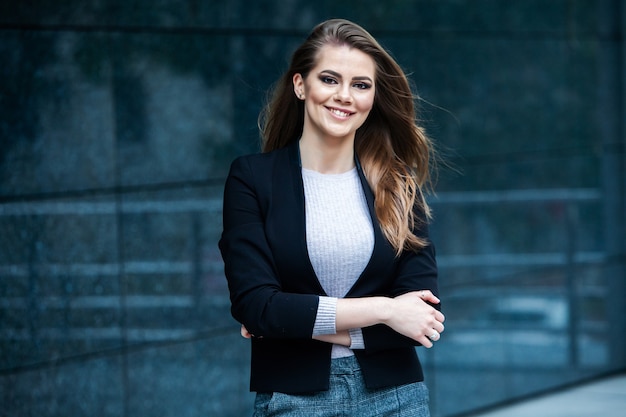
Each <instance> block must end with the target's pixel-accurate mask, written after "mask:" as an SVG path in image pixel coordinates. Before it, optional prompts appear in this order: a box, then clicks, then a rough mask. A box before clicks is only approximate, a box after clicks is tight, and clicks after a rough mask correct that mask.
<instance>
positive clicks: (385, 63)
mask: <svg viewBox="0 0 626 417" xmlns="http://www.w3.org/2000/svg"><path fill="white" fill-rule="evenodd" d="M325 45H336V46H343V45H347V46H349V47H351V48H355V49H358V50H360V51H362V52H364V53H366V54H367V55H369V56H370V57H371V58H372V59H373V60H374V63H375V66H376V74H375V83H376V88H375V97H374V104H373V107H372V109H371V111H370V114H369V115H368V117H367V119H366V120H365V122H364V123H363V125H362V126H361V127H359V128H358V129H357V131H356V135H355V142H354V146H355V152H356V154H357V156H358V158H359V160H360V162H361V166H362V167H363V171H364V174H365V177H366V178H367V181H368V183H369V185H370V187H371V188H372V190H373V192H374V196H375V204H374V206H375V211H376V216H377V218H378V222H379V223H380V225H381V229H382V231H383V234H384V235H385V237H386V238H387V240H388V241H389V242H390V243H391V245H392V246H393V247H394V249H395V250H396V254H397V255H398V256H399V255H400V254H401V253H402V251H403V250H419V249H421V248H423V247H425V246H426V245H427V244H428V242H427V241H426V239H424V238H422V237H419V236H416V234H415V233H414V230H415V229H416V228H417V227H419V226H420V223H421V222H425V221H427V220H428V219H429V218H430V209H429V207H428V204H427V203H426V200H425V199H424V193H423V189H424V187H426V186H428V185H429V183H430V172H431V161H432V156H433V147H432V143H431V141H430V139H429V138H428V136H427V135H426V133H425V131H424V129H423V128H422V127H420V126H419V125H418V124H417V119H416V110H415V100H416V98H417V97H416V96H414V95H413V93H412V91H411V87H410V85H409V81H408V79H407V77H406V75H405V74H404V71H402V68H400V66H399V65H398V64H397V63H396V61H395V60H394V59H393V58H392V57H391V55H390V54H389V53H388V52H387V51H386V50H385V49H384V48H383V47H382V46H381V45H380V44H379V43H378V42H377V41H376V39H374V37H373V36H372V35H370V34H369V33H368V32H367V31H366V30H365V29H363V28H362V27H361V26H359V25H357V24H355V23H353V22H350V21H347V20H343V19H332V20H328V21H325V22H322V23H320V24H319V25H317V26H316V27H315V28H314V29H313V31H312V32H311V33H310V34H309V36H308V37H307V39H306V40H305V41H304V43H303V44H302V45H301V46H300V47H299V48H298V49H297V50H296V51H295V52H294V54H293V56H292V59H291V63H290V66H289V69H288V70H287V71H286V72H285V74H283V76H282V77H281V78H280V79H279V80H278V82H277V83H276V84H275V85H274V88H273V90H272V91H271V95H270V97H269V100H268V103H267V105H266V106H265V108H264V109H263V111H262V112H261V114H260V115H259V127H260V129H261V137H262V145H263V146H262V148H263V152H269V151H272V150H275V149H279V148H282V147H284V146H287V145H288V144H289V143H291V142H293V141H295V140H298V138H299V137H300V136H301V135H302V129H303V125H304V103H303V102H302V101H301V100H299V99H298V98H297V97H296V95H295V93H294V91H293V81H292V80H293V76H294V75H295V74H297V73H300V74H301V75H302V77H303V78H306V77H307V76H308V74H309V72H310V71H311V69H312V68H313V67H314V66H315V64H316V60H317V56H318V52H319V50H320V49H321V48H322V47H323V46H325Z"/></svg>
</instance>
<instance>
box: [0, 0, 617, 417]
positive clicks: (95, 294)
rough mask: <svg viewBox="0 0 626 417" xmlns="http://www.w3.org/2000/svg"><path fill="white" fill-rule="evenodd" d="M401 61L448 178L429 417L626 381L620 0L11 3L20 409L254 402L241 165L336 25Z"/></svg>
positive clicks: (8, 154) (3, 110)
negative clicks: (230, 210) (234, 222)
mask: <svg viewBox="0 0 626 417" xmlns="http://www.w3.org/2000/svg"><path fill="white" fill-rule="evenodd" d="M330 17H344V18H348V19H351V20H354V21H356V22H357V23H360V24H362V25H363V26H364V27H365V28H367V29H368V30H369V31H370V32H372V34H373V35H374V36H375V37H377V39H378V40H379V41H380V42H381V43H382V44H383V45H384V46H385V47H386V48H388V49H389V50H391V52H392V54H393V55H394V56H395V58H396V59H397V60H398V62H399V63H400V64H401V66H402V67H403V68H404V69H405V70H406V72H407V73H408V74H410V77H411V79H412V81H413V83H414V86H415V91H416V92H417V93H419V95H420V96H421V98H422V100H421V103H420V106H421V111H422V112H421V121H422V123H423V124H424V125H425V126H426V128H427V130H428V132H429V133H430V135H431V136H432V137H433V138H434V139H435V141H436V142H437V144H438V147H439V149H440V153H441V156H442V157H443V159H444V160H445V161H446V162H447V166H446V165H442V166H441V167H440V168H441V170H440V173H439V179H438V183H437V186H436V190H437V193H436V195H432V196H430V202H431V204H432V206H433V208H434V213H435V219H434V223H433V225H432V234H433V239H434V241H435V243H436V245H437V250H438V260H439V264H440V270H441V274H440V286H441V293H442V299H443V308H444V312H445V313H446V316H447V321H446V332H445V333H444V335H443V338H442V339H441V341H440V342H438V343H437V346H436V348H434V349H431V350H428V351H426V350H425V349H420V348H418V349H419V350H420V351H419V354H420V356H421V358H422V360H423V362H424V363H425V367H426V373H427V383H428V385H429V387H430V390H431V396H432V399H431V401H432V412H433V416H439V417H444V416H445V417H448V416H461V415H466V414H468V413H471V412H472V411H474V410H477V409H481V408H484V407H489V406H492V405H497V404H500V403H505V402H508V401H511V400H515V399H516V398H521V397H525V396H529V395H534V394H538V393H542V392H545V391H548V390H551V389H554V388H556V387H560V386H565V385H569V384H572V383H577V382H580V381H585V380H589V379H593V378H596V377H599V376H603V375H607V374H611V373H615V372H621V371H624V370H625V369H626V340H625V339H626V284H625V281H626V272H625V271H626V266H625V263H626V260H625V245H626V244H625V240H626V230H625V223H626V218H625V217H626V214H625V213H626V208H625V196H626V185H625V184H626V168H625V166H626V155H625V148H626V145H625V144H626V133H625V128H624V122H625V121H626V111H625V105H624V101H625V96H626V87H625V82H624V81H625V78H626V75H625V74H626V70H625V68H624V56H625V53H626V47H625V46H624V28H625V27H626V7H625V5H624V3H623V2H622V1H620V0H597V1H595V0H552V1H543V0H510V1H498V0H473V1H472V0H415V1H410V0H386V1H384V2H381V1H361V2H334V1H333V2H330V1H326V0H318V1H315V2H311V1H299V0H280V1H278V0H260V1H244V0H229V1H198V0H150V1H148V0H108V1H107V0H89V1H85V0H81V1H78V0H65V1H62V2H61V1H51V0H40V1H37V0H28V1H26V0H23V1H19V2H18V1H12V2H11V1H7V0H3V1H0V56H1V57H2V58H1V62H2V64H1V65H0V88H1V90H0V393H1V394H0V403H2V406H1V407H0V415H1V416H11V417H13V416H38V417H45V416H59V415H68V416H70V415H71V416H94V415H96V416H177V417H183V416H201V415H202V416H243V415H250V414H251V412H250V410H251V405H252V401H253V395H252V394H250V393H249V392H248V376H249V375H248V362H249V347H248V343H247V341H245V340H244V339H242V338H241V337H240V336H239V327H238V325H237V323H235V322H234V321H233V319H232V318H231V317H230V314H229V301H228V295H227V290H226V283H225V279H224V276H223V266H222V262H221V258H220V255H219V252H218V249H217V240H218V239H219V236H220V233H221V201H222V200H221V199H222V189H223V182H224V179H225V176H226V174H227V169H228V166H229V164H230V162H231V161H232V159H233V158H235V157H236V156H238V155H241V154H246V153H251V152H256V151H258V150H259V138H258V129H257V125H256V122H257V115H258V112H259V110H260V109H261V106H262V104H263V102H264V99H265V92H266V90H267V89H268V87H269V86H270V85H271V84H272V83H273V82H274V81H275V80H276V79H277V78H278V76H279V75H280V74H281V73H282V72H283V71H284V70H285V69H286V66H287V61H288V59H289V57H290V55H291V53H292V52H293V49H294V48H295V47H296V46H297V45H298V44H299V43H300V42H301V41H302V40H303V39H304V37H305V36H306V35H307V33H308V32H309V30H310V29H311V28H312V26H314V25H315V24H316V23H318V22H320V21H322V20H324V19H327V18H330Z"/></svg>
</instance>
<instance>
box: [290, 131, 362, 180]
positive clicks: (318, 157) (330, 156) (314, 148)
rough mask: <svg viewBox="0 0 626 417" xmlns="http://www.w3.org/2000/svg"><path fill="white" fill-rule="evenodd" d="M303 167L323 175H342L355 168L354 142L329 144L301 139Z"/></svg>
mask: <svg viewBox="0 0 626 417" xmlns="http://www.w3.org/2000/svg"><path fill="white" fill-rule="evenodd" d="M299 146H300V161H301V163H302V167H303V168H306V169H310V170H313V171H317V172H320V173H322V174H341V173H343V172H347V171H350V170H351V169H352V168H354V141H342V142H336V143H328V142H325V141H314V140H311V139H306V138H304V137H303V138H301V139H300V143H299Z"/></svg>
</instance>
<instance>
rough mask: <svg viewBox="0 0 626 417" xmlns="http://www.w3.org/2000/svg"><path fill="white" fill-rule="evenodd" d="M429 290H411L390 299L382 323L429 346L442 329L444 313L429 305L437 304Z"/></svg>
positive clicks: (436, 299) (437, 301)
mask: <svg viewBox="0 0 626 417" xmlns="http://www.w3.org/2000/svg"><path fill="white" fill-rule="evenodd" d="M439 302H440V301H439V299H438V298H437V297H435V296H434V295H433V293H432V292H430V291H429V290H422V291H412V292H409V293H406V294H403V295H400V296H398V297H395V298H393V299H391V303H389V305H390V309H389V312H388V315H387V317H386V318H385V320H384V323H385V324H386V325H387V326H389V327H391V328H392V329H394V330H395V331H396V332H398V333H400V334H403V335H404V336H407V337H410V338H411V339H413V340H416V341H417V342H419V343H421V344H422V346H424V347H426V348H430V347H432V346H433V343H432V342H436V341H437V340H439V337H440V334H441V333H442V332H443V330H444V326H443V322H444V320H445V317H444V315H443V314H442V313H441V312H440V311H437V310H436V309H435V308H434V307H432V306H431V305H429V304H428V303H431V304H439Z"/></svg>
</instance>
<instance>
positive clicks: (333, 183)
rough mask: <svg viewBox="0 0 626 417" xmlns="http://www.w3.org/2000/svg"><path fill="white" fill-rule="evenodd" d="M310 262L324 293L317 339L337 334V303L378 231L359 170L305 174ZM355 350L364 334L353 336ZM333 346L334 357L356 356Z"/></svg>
mask: <svg viewBox="0 0 626 417" xmlns="http://www.w3.org/2000/svg"><path fill="white" fill-rule="evenodd" d="M302 178H303V181H304V195H305V207H306V240H307V248H308V251H309V258H310V259H311V264H312V265H313V269H314V270H315V274H316V275H317V278H318V279H319V281H320V283H321V285H322V288H324V290H325V291H326V293H327V294H328V295H329V297H320V305H319V308H318V312H317V317H316V321H315V326H314V329H313V334H314V335H321V334H334V333H336V330H335V316H336V298H342V297H344V296H345V295H346V293H347V292H348V291H349V290H350V288H351V287H352V286H353V285H354V283H355V282H356V280H357V279H358V277H359V276H360V275H361V273H362V272H363V270H364V269H365V267H366V266H367V263H368V262H369V260H370V257H371V255H372V251H373V249H374V230H373V227H372V221H371V218H370V215H369V211H368V207H367V201H366V200H365V194H364V192H363V188H362V186H361V182H360V180H359V176H358V172H357V170H356V168H353V169H352V170H350V171H348V172H345V173H342V174H321V173H319V172H316V171H312V170H307V169H302ZM350 335H351V337H352V346H351V347H352V348H363V336H362V333H361V331H360V330H359V329H352V330H351V331H350ZM352 354H353V353H352V351H351V350H350V349H348V348H346V347H343V346H338V345H334V346H333V354H332V356H333V357H342V356H349V355H352Z"/></svg>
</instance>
